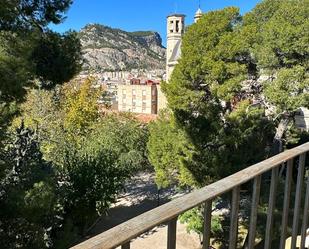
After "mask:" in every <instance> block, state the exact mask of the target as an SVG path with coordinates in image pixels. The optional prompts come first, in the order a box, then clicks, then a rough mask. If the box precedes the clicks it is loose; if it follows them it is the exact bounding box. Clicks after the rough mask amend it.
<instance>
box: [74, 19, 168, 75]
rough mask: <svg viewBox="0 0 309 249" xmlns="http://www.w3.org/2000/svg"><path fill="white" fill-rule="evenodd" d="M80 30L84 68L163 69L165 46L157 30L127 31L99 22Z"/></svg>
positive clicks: (104, 69)
mask: <svg viewBox="0 0 309 249" xmlns="http://www.w3.org/2000/svg"><path fill="white" fill-rule="evenodd" d="M79 34H80V39H81V43H82V50H83V54H84V59H85V65H84V70H85V71H86V70H94V71H96V72H103V71H119V70H131V69H146V70H150V69H152V70H153V69H164V66H165V48H164V47H163V46H162V39H161V37H160V35H159V34H158V33H156V32H152V31H137V32H126V31H123V30H120V29H113V28H110V27H107V26H103V25H100V24H89V25H87V26H85V27H84V28H83V29H82V30H81V31H80V33H79Z"/></svg>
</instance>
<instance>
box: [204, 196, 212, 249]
mask: <svg viewBox="0 0 309 249" xmlns="http://www.w3.org/2000/svg"><path fill="white" fill-rule="evenodd" d="M211 210H212V200H209V201H206V202H205V206H204V233H203V249H208V248H209V244H210V229H211Z"/></svg>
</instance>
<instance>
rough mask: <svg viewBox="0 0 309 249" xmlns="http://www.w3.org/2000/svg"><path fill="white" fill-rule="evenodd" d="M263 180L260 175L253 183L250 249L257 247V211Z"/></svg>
mask: <svg viewBox="0 0 309 249" xmlns="http://www.w3.org/2000/svg"><path fill="white" fill-rule="evenodd" d="M261 179H262V176H261V175H259V176H257V177H255V178H254V183H253V196H252V207H251V215H250V226H249V242H248V249H253V248H254V245H255V233H256V220H257V210H258V206H259V199H260V189H261Z"/></svg>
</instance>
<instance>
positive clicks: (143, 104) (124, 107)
mask: <svg viewBox="0 0 309 249" xmlns="http://www.w3.org/2000/svg"><path fill="white" fill-rule="evenodd" d="M117 95H118V110H119V111H122V112H132V113H143V114H157V112H158V89H157V84H155V83H152V84H145V85H141V84H130V85H119V86H118V91H117Z"/></svg>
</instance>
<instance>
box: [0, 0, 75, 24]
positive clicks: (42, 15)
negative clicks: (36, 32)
mask: <svg viewBox="0 0 309 249" xmlns="http://www.w3.org/2000/svg"><path fill="white" fill-rule="evenodd" d="M71 4H72V0H55V1H38V0H13V1H12V0H3V1H1V7H0V16H1V19H0V30H21V29H31V28H32V27H40V28H43V27H46V26H47V25H48V24H49V23H51V22H52V23H54V24H59V23H61V22H62V21H63V19H64V15H63V14H64V13H65V12H66V11H67V10H68V8H69V6H70V5H71Z"/></svg>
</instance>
